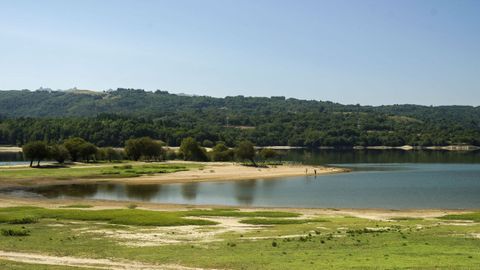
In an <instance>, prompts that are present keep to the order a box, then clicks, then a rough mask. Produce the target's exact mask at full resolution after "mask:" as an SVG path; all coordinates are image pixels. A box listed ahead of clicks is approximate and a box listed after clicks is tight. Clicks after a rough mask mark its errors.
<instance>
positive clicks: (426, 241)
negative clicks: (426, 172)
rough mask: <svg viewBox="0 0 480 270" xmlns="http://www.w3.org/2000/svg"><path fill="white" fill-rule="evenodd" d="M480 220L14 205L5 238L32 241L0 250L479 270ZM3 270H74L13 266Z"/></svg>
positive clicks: (4, 225) (2, 220)
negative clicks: (50, 207)
mask: <svg viewBox="0 0 480 270" xmlns="http://www.w3.org/2000/svg"><path fill="white" fill-rule="evenodd" d="M479 214H480V213H476V214H473V215H461V216H459V217H453V216H448V217H446V219H444V218H440V219H435V218H429V219H418V218H411V219H410V218H402V219H396V220H395V219H392V220H383V221H378V220H369V219H361V218H355V217H350V216H326V215H315V216H308V217H307V216H301V215H299V214H297V213H288V212H277V211H274V212H270V211H256V212H255V211H254V212H250V211H249V212H245V211H241V210H237V209H213V210H196V209H191V210H186V211H169V212H164V211H150V210H141V209H111V210H105V209H103V210H94V209H69V208H61V209H59V208H57V209H45V208H36V207H13V208H3V209H0V230H2V231H6V230H12V231H22V230H25V231H28V236H11V235H7V236H5V235H0V250H2V251H15V252H26V253H28V252H34V253H41V254H46V255H51V256H74V257H82V258H92V259H101V258H110V259H118V260H130V261H136V262H141V263H148V264H176V265H182V266H190V267H202V268H217V269H219V268H220V269H346V268H348V269H351V268H354V269H478V267H479V265H480V254H479V250H480V238H479V235H480V224H479V223H477V222H478V220H476V219H475V218H476V217H478V215H479ZM29 218H32V219H29ZM22 221H25V222H24V223H25V224H19V223H22ZM475 221H476V222H475ZM12 223H15V224H12ZM246 223H248V224H246ZM232 224H233V225H232ZM265 224H268V225H265ZM152 225H155V226H152ZM179 225H181V226H179ZM159 226H160V227H159ZM229 228H230V229H229ZM0 267H1V269H75V268H63V266H56V267H51V268H46V267H45V268H41V267H36V266H35V268H32V265H29V264H23V263H17V262H11V261H7V260H3V261H2V260H0Z"/></svg>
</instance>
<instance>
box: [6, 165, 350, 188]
mask: <svg viewBox="0 0 480 270" xmlns="http://www.w3.org/2000/svg"><path fill="white" fill-rule="evenodd" d="M167 163H175V164H178V163H196V164H201V165H203V167H202V168H199V169H191V170H189V171H180V172H174V173H165V174H155V175H149V176H140V177H132V178H94V179H92V178H78V179H63V180H61V179H54V178H35V179H4V180H2V181H0V188H9V187H21V186H39V185H60V184H79V183H95V182H102V183H124V184H136V185H138V184H166V183H188V182H213V181H239V180H251V179H275V178H282V177H292V176H304V175H308V176H312V175H315V171H316V175H324V174H333V173H342V172H348V171H349V170H348V169H344V168H333V167H323V166H309V165H281V166H269V167H268V168H260V167H249V166H242V165H239V164H236V163H231V162H205V163H201V162H182V161H171V162H167ZM21 166H25V165H18V166H16V168H18V167H21ZM100 166H101V165H100ZM82 168H85V169H87V168H88V166H82Z"/></svg>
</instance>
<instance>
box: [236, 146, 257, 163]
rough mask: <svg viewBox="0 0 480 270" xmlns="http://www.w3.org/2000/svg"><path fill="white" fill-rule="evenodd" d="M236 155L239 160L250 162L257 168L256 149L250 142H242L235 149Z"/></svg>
mask: <svg viewBox="0 0 480 270" xmlns="http://www.w3.org/2000/svg"><path fill="white" fill-rule="evenodd" d="M235 155H236V156H237V158H238V159H240V160H245V159H247V160H250V161H251V162H252V164H253V165H254V166H255V167H256V166H257V163H255V148H254V147H253V144H252V143H251V142H250V141H243V142H240V143H239V144H238V146H237V147H236V148H235Z"/></svg>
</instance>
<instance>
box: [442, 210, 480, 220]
mask: <svg viewBox="0 0 480 270" xmlns="http://www.w3.org/2000/svg"><path fill="white" fill-rule="evenodd" d="M441 219H453V220H472V221H475V222H480V212H476V213H469V214H459V215H446V216H443V217H441Z"/></svg>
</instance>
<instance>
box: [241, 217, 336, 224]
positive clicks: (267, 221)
mask: <svg viewBox="0 0 480 270" xmlns="http://www.w3.org/2000/svg"><path fill="white" fill-rule="evenodd" d="M240 222H241V223H245V224H253V225H282V224H305V223H312V222H327V220H325V219H279V218H250V219H242V220H241V221H240Z"/></svg>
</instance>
